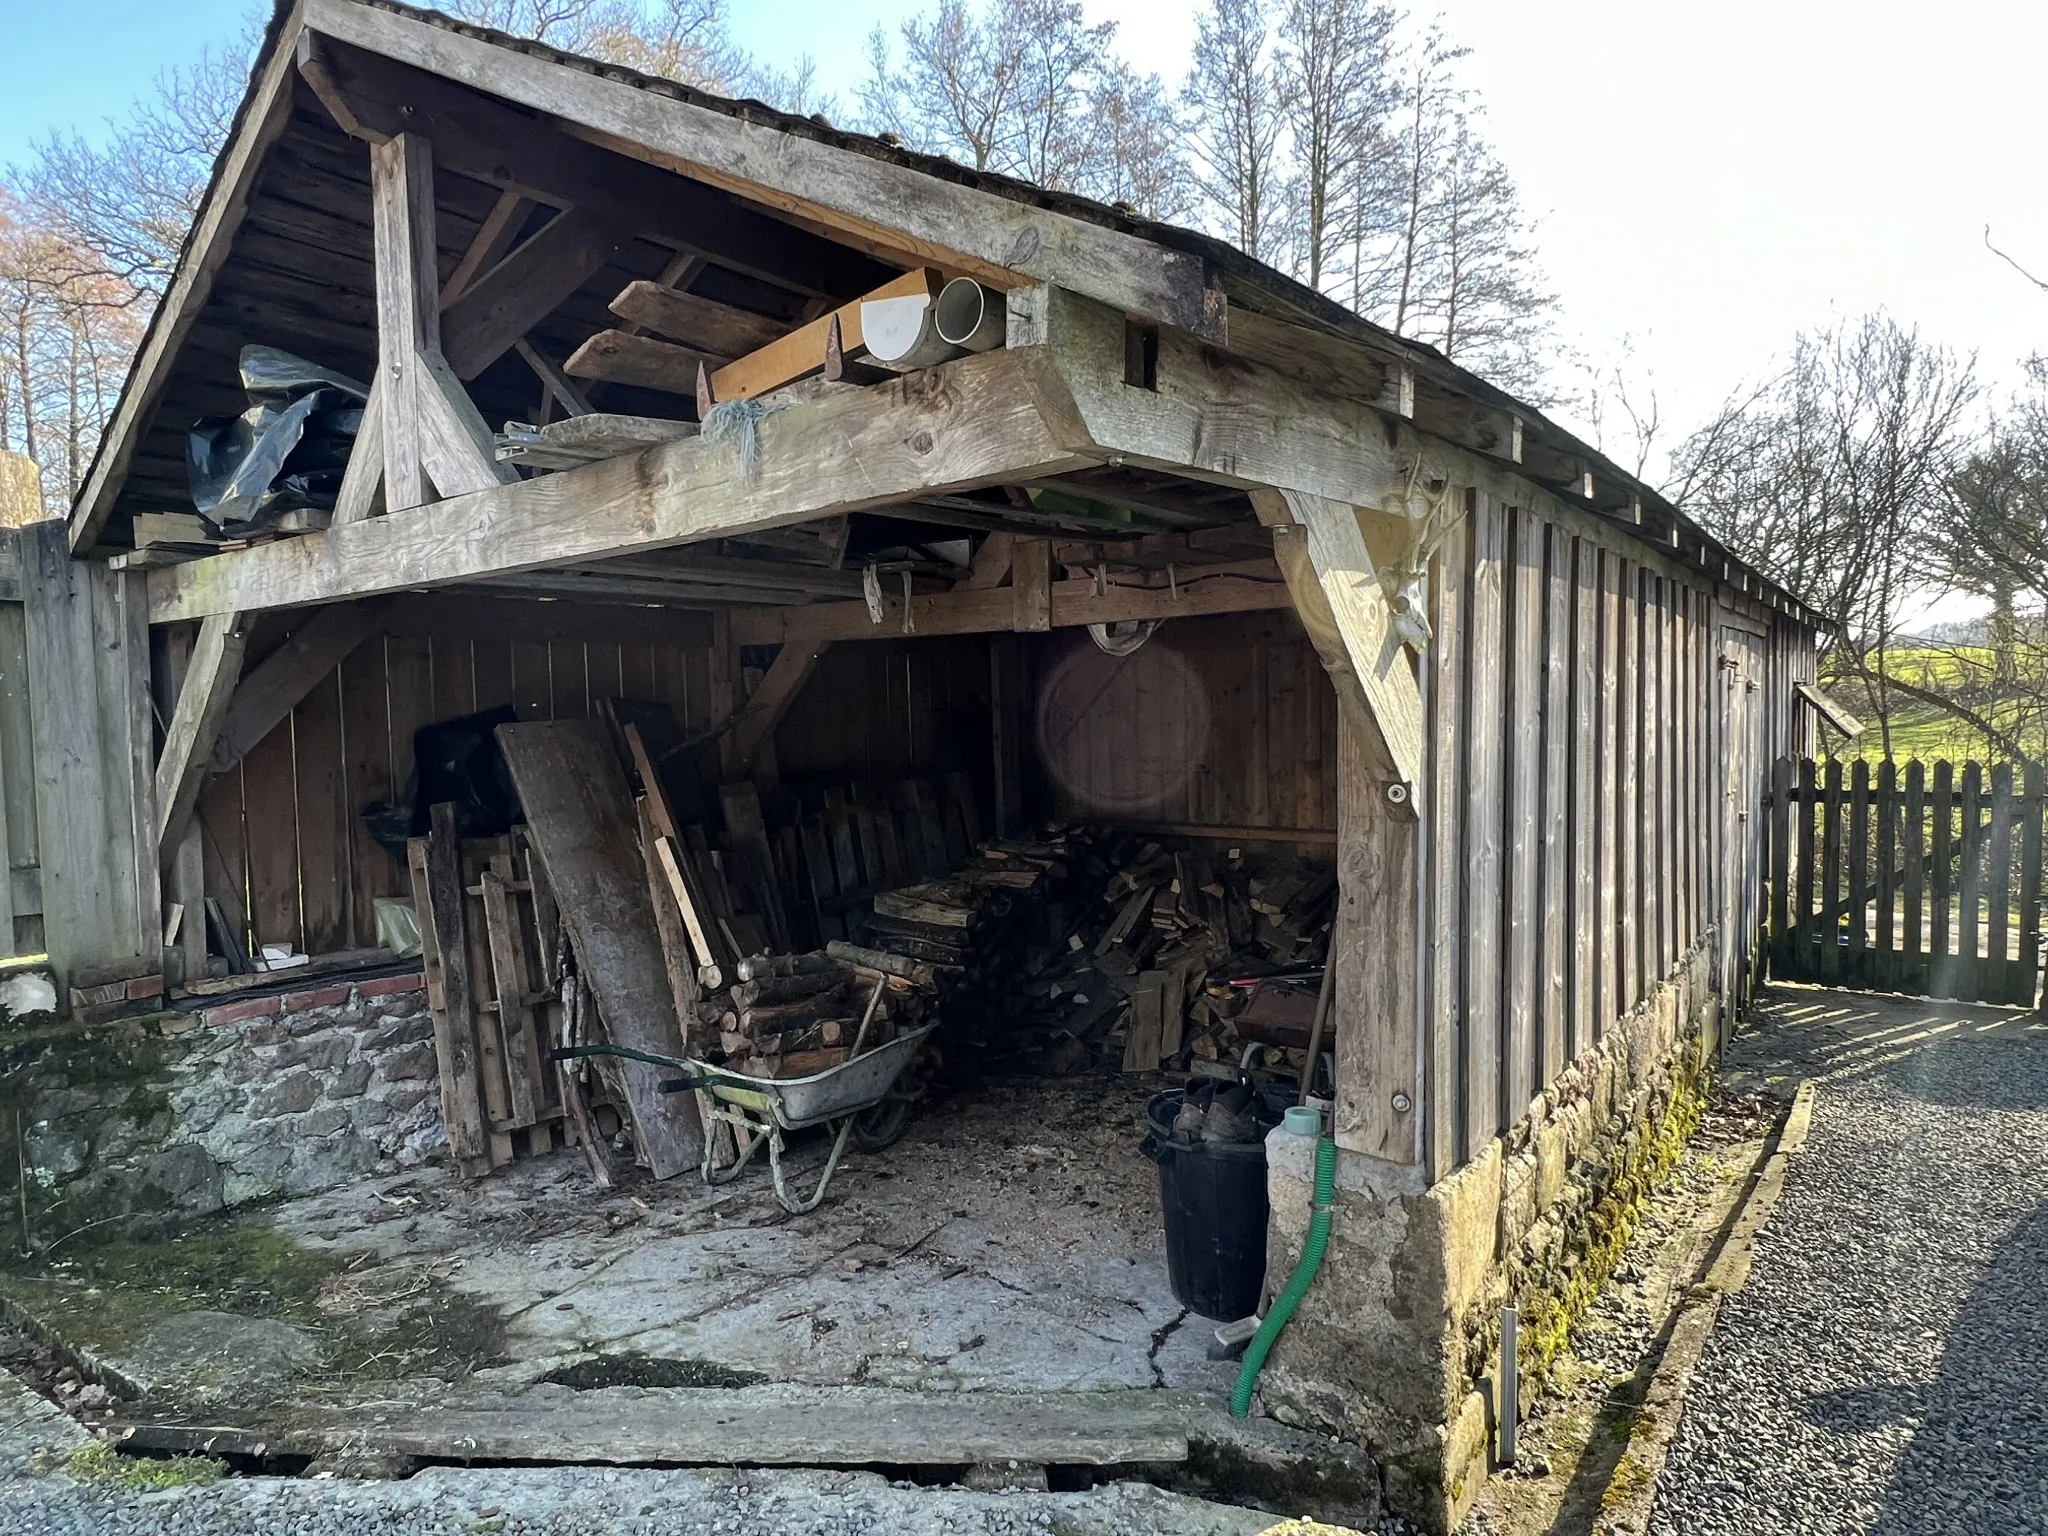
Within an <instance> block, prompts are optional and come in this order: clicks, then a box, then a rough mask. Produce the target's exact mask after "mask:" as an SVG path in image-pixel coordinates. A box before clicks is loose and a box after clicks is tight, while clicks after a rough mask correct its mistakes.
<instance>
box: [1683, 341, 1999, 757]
mask: <svg viewBox="0 0 2048 1536" xmlns="http://www.w3.org/2000/svg"><path fill="white" fill-rule="evenodd" d="M1976 395H1977V384H1976V377H1975V360H1974V359H1973V358H1958V357H1956V356H1955V355H1954V354H1953V353H1950V352H1948V351H1945V350H1943V349H1941V348H1938V347H1933V346H1930V345H1928V344H1927V343H1926V342H1924V341H1922V340H1921V339H1920V336H1919V333H1918V332H1917V331H1915V330H1912V329H1909V328H1906V327H1903V326H1901V325H1899V324H1898V323H1897V322H1896V321H1894V320H1892V319H1891V318H1890V317H1889V316H1887V315H1884V314H1875V315H1870V316H1867V317H1865V318H1864V319H1862V320H1860V321H1856V322H1852V323H1843V324H1838V325H1835V326H1832V327H1830V328H1828V329H1827V330H1824V331H1821V332H1818V333H1816V334H1814V335H1811V336H1801V337H1800V338H1799V339H1798V341H1797V342H1796V344H1795V345H1794V348H1793V353H1792V359H1791V362H1790V364H1789V365H1788V366H1787V367H1786V368H1785V369H1784V371H1783V372H1782V373H1780V374H1779V375H1777V376H1776V377H1775V378H1773V379H1771V380H1768V381H1767V382H1766V383H1765V384H1764V385H1763V386H1761V387H1760V388H1758V389H1756V390H1754V391H1753V392H1751V393H1750V394H1748V395H1747V396H1746V397H1744V398H1741V399H1738V400H1732V401H1731V402H1730V403H1729V404H1728V405H1727V406H1726V407H1724V409H1723V410H1722V412H1721V413H1720V414H1719V415H1718V416H1717V417H1716V418H1715V419H1714V420H1713V421H1711V422H1709V423H1708V424H1707V425H1706V426H1705V427H1703V428H1701V429H1700V430H1699V431H1698V432H1696V433H1695V434H1694V435H1693V436H1692V437H1691V438H1689V439H1688V440H1687V441H1686V443H1685V445H1684V447H1683V448H1681V449H1680V451H1679V453H1678V454H1677V456H1676V469H1677V476H1676V482H1675V485H1674V490H1675V492H1676V495H1677V498H1678V499H1679V500H1680V501H1681V502H1682V504H1684V505H1686V506H1688V507H1690V508H1691V509H1692V510H1693V511H1694V512H1695V514H1696V515H1698V516H1699V517H1700V518H1701V519H1702V521H1704V522H1706V523H1707V524H1708V526H1710V527H1711V528H1713V529H1714V531H1715V532H1716V533H1718V534H1719V535H1720V536H1721V537H1722V538H1724V539H1726V540H1727V541H1728V543H1729V544H1730V545H1731V546H1733V547H1734V548H1735V549H1736V550H1737V551H1739V552H1740V553H1742V554H1743V555H1744V556H1745V557H1746V558H1748V559H1749V560H1751V561H1752V562H1753V563H1755V564H1756V565H1758V566H1759V567H1760V568H1762V569H1764V570H1767V571H1770V572H1772V573H1773V574H1774V575H1776V576H1777V577H1778V578H1779V579H1780V580H1782V581H1784V582H1786V583H1787V584H1788V585H1789V586H1791V587H1792V588H1793V589H1794V590H1795V591H1797V592H1799V593H1801V594H1802V595H1803V596H1805V597H1806V598H1807V599H1808V600H1809V601H1810V602H1813V603H1814V604H1816V605H1817V606H1818V607H1820V608H1821V609H1822V610H1823V611H1824V612H1828V613H1831V614H1833V615H1835V616H1836V617H1837V618H1838V619H1839V620H1840V621H1841V623H1842V629H1841V631H1840V632H1839V634H1837V635H1836V636H1835V637H1833V640H1832V642H1831V643H1830V644H1829V646H1828V650H1827V664H1828V668H1829V673H1830V675H1831V676H1833V677H1835V678H1838V679H1841V680H1845V681H1849V682H1852V683H1854V684H1856V685H1857V686H1859V687H1860V688H1861V690H1862V692H1863V694H1864V696H1865V698H1866V700H1867V702H1868V707H1869V710H1870V712H1871V713H1872V715H1873V716H1874V717H1875V718H1876V719H1877V720H1878V721H1879V723H1880V726H1881V728H1882V729H1883V732H1884V744H1885V750H1886V752H1887V753H1889V751H1890V723H1889V720H1890V715H1891V712H1892V709H1893V707H1894V706H1893V695H1894V694H1895V693H1900V692H1904V693H1907V694H1909V695H1910V696H1912V697H1915V698H1919V697H1920V693H1919V691H1918V690H1917V688H1916V687H1915V685H1912V684H1910V683H1907V682H1905V681H1904V680H1903V679H1899V678H1896V677H1895V676H1894V675H1893V673H1892V671H1891V668H1890V663H1889V660H1888V652H1889V649H1890V646H1891V642H1892V640H1893V638H1894V636H1895V635H1896V633H1897V626H1898V619H1899V614H1900V610H1901V608H1902V607H1903V605H1904V603H1905V601H1906V600H1907V598H1908V597H1909V596H1912V595H1914V594H1915V593H1916V592H1919V591H1921V590H1923V589H1924V587H1925V586H1926V584H1927V583H1928V581H1929V579H1930V577H1933V576H1934V575H1935V574H1936V573H1935V571H1934V561H1933V560H1932V558H1931V556H1932V554H1933V551H1934V549H1935V548H1936V546H1937V541H1938V538H1939V533H1938V529H1939V525H1940V522H1941V519H1942V518H1943V517H1944V516H1945V515H1946V507H1947V503H1948V497H1949V487H1950V484H1951V479H1952V476H1953V474H1954V471H1955V470H1956V468H1957V466H1958V464H1959V462H1960V460H1961V457H1962V454H1963V452H1964V449H1965V447H1966V446H1967V428H1968V421H1969V411H1970V408H1971V406H1972V404H1973V402H1974V401H1975V399H1976ZM1923 702H1926V700H1923Z"/></svg>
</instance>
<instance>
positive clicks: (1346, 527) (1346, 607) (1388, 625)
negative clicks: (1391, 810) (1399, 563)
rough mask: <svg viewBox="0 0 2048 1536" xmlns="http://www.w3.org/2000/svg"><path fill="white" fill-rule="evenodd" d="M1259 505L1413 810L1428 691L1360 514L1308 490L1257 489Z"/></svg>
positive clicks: (1300, 607)
mask: <svg viewBox="0 0 2048 1536" xmlns="http://www.w3.org/2000/svg"><path fill="white" fill-rule="evenodd" d="M1252 504H1253V505H1254V506H1256V507H1257V508H1258V511H1259V518H1260V520H1261V521H1262V522H1265V523H1266V524H1268V525H1269V526H1270V527H1271V528H1272V530H1273V556H1274V558H1275V560H1277V561H1278V562H1279V565H1280V570H1281V572H1282V574H1283V575H1284V576H1285V577H1286V579H1287V586H1288V590H1289V591H1290V593H1292V595H1293V600H1294V606H1295V609H1296V611H1297V612H1298V613H1299V614H1300V615H1301V621H1302V623H1303V625H1304V626H1305V627H1306V628H1307V629H1308V632H1309V637H1310V638H1311V639H1312V640H1313V641H1315V644H1316V650H1317V653H1318V654H1319V655H1321V656H1322V658H1323V664H1324V666H1325V667H1326V668H1328V670H1329V672H1330V675H1331V676H1332V678H1334V679H1335V680H1336V682H1337V684H1338V688H1339V691H1340V692H1344V693H1353V694H1355V695H1356V698H1357V701H1358V703H1359V705H1360V706H1361V707H1362V708H1363V709H1364V710H1365V712H1366V715H1367V716H1368V717H1369V718H1370V719H1371V720H1372V721H1373V722H1374V724H1375V726H1376V727H1377V730H1376V733H1375V734H1376V736H1377V738H1378V740H1379V742H1380V743H1381V745H1382V747H1383V752H1382V757H1383V763H1384V767H1383V773H1384V775H1385V777H1387V779H1388V780H1389V782H1391V783H1393V784H1395V785H1397V786H1399V794H1400V803H1401V804H1402V805H1403V806H1405V807H1408V809H1407V810H1406V812H1405V814H1407V815H1409V816H1411V817H1412V816H1413V815H1414V810H1413V804H1414V801H1413V792H1414V791H1415V789H1416V788H1417V787H1419V786H1420V785H1421V783H1422V771H1423V760H1424V752H1425V746H1424V738H1423V715H1422V689H1421V685H1420V684H1419V683H1418V682H1417V681H1416V677H1415V665H1414V663H1413V662H1412V661H1411V660H1410V659H1409V655H1408V651H1407V648H1406V646H1405V645H1403V643H1402V641H1401V638H1400V636H1399V634H1398V633H1397V632H1396V631H1395V628H1394V615H1393V611H1392V608H1391V605H1390V603H1389V600H1388V597H1387V593H1386V591H1385V590H1384V589H1383V588H1382V587H1381V585H1380V581H1379V575H1378V572H1377V570H1376V569H1375V566H1374V562H1373V558H1372V555H1371V553H1370V552H1369V550H1368V549H1367V546H1366V538H1365V534H1364V532H1363V531H1362V529H1361V527H1360V523H1359V513H1358V512H1357V510H1356V509H1355V508H1353V507H1351V506H1349V505H1348V504H1346V503H1343V502H1334V501H1330V500H1328V499H1327V498H1325V497H1320V496H1309V495H1305V494H1303V493H1302V492H1299V491H1260V492H1255V493H1254V494H1253V497H1252Z"/></svg>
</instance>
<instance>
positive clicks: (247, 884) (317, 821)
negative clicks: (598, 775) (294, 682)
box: [199, 598, 713, 954]
mask: <svg viewBox="0 0 2048 1536" xmlns="http://www.w3.org/2000/svg"><path fill="white" fill-rule="evenodd" d="M296 622H303V616H300V617H299V618H297V620H296ZM289 632H290V625H289V624H277V625H275V626H270V627H265V628H264V629H262V630H261V631H259V633H258V635H257V637H256V638H257V642H258V644H259V645H260V646H261V647H262V650H261V651H259V650H258V649H256V648H254V647H252V649H251V652H250V660H249V663H248V666H249V667H250V668H251V669H253V668H254V667H255V666H256V665H258V664H259V662H260V660H261V655H262V654H263V653H264V652H267V651H268V650H269V649H273V648H274V647H275V646H276V645H277V644H279V643H281V642H282V641H283V640H284V639H285V637H286V635H287V634H288V633H289ZM708 638H709V626H708V623H707V622H705V621H704V620H703V619H702V618H701V616H700V615H696V614H689V613H675V612H668V611H659V610H650V609H637V608H610V609H604V608H582V607H579V606H577V605H574V604H569V603H540V602H515V601H497V600H490V599H475V600H465V599H462V598H436V599H432V600H422V601H419V602H415V603H410V604H406V603H401V604H399V605H397V606H396V607H394V608H393V609H392V610H391V612H390V613H389V615H388V624H387V626H386V630H385V632H384V633H381V634H375V635H372V636H371V637H370V638H369V639H368V640H366V641H364V642H363V643H362V644H361V645H359V646H358V647H357V648H356V649H355V650H354V651H353V652H352V653H351V654H350V655H349V656H348V658H347V659H346V660H345V661H344V662H343V663H342V664H341V665H340V666H339V667H337V668H336V669H335V670H334V671H333V672H332V673H331V674H329V675H328V676H327V677H326V678H324V679H323V680H322V681H321V682H320V683H319V684H318V685H316V686H315V687H314V688H313V690H312V691H311V692H310V693H309V694H307V696H306V697H305V698H304V699H303V700H302V701H301V702H300V703H299V705H298V706H297V707H296V708H295V709H293V711H292V712H291V714H290V715H289V716H288V717H287V718H286V719H285V720H284V721H282V722H281V723H280V724H279V725H278V726H277V728H276V729H275V730H273V731H272V732H271V733H270V734H269V735H268V736H267V737H265V738H264V739H263V740H262V741H261V742H259V743H258V744H257V745H256V747H255V748H254V749H253V750H252V751H251V752H250V753H249V754H248V755H247V756H246V757H245V758H244V759H243V760H242V762H241V763H240V764H239V765H238V766H237V767H235V768H232V769H230V770H228V771H227V772H226V773H222V774H217V775H215V776H214V777H213V778H211V779H210V780H209V781H208V782H207V785H206V788H205V790H204V792H203V793H202V794H201V796H200V800H199V816H200V819H201V823H202V827H203V833H202V839H203V847H204V851H205V855H206V889H207V894H208V895H209V896H213V897H216V898H218V899H219V900H220V901H221V903H222V904H223V906H224V907H225V908H226V909H227V911H228V914H229V920H230V922H233V923H235V924H237V925H238V928H239V931H241V932H242V933H243V934H244V935H245V942H247V943H249V944H251V945H254V944H258V943H290V944H291V945H292V946H293V947H294V948H296V949H300V950H303V951H306V952H308V953H312V954H321V953H326V952H332V951H335V950H342V949H353V948H357V947H360V946H366V945H369V944H373V943H375V942H376V917H375V910H374V903H375V900H376V898H377V897H379V896H400V897H403V896H408V895H410V893H411V892H410V882H409V878H408V873H407V871H406V869H405V867H404V865H403V864H402V863H401V862H400V861H399V860H397V859H394V858H393V857H392V856H391V855H390V854H389V853H387V852H386V851H385V850H384V849H383V848H382V847H380V846H379V845H378V844H377V843H376V842H375V841H374V840H372V838H371V837H370V835H369V832H368V830H367V828H366V827H365V825H364V823H363V819H362V816H361V812H362V810H363V808H364V807H365V806H367V805H370V804H372V803H374V802H377V801H390V800H392V799H394V798H395V797H396V796H398V795H400V794H402V793H403V792H404V789H405V784H406V779H407V776H408V775H409V774H410V773H411V772H412V766H413V762H412V740H413V732H415V731H416V730H418V729H419V727H420V726H422V725H427V724H430V723H432V722H434V721H436V720H445V719H448V718H450V717H452V716H456V715H464V714H469V713H472V712H474V711H476V710H480V709H490V708H493V707H495V706H498V705H502V704H510V705H513V706H514V707H515V708H516V709H517V710H518V711H519V717H520V718H521V719H522V720H555V719H567V718H576V717H580V716H586V715H589V714H592V713H593V712H594V711H595V710H596V708H597V706H598V702H599V701H600V700H602V699H605V698H610V697H614V696H617V695H621V694H623V695H626V696H629V697H633V698H642V699H658V700H661V701H663V702H665V703H667V704H668V705H669V706H670V708H672V709H673V710H674V711H675V713H676V717H677V719H678V720H679V721H680V722H681V723H682V725H683V727H684V729H685V730H688V731H699V730H703V729H705V728H706V727H707V726H709V725H710V724H712V723H713V717H712V707H711V687H710V652H709V650H708V648H707V642H708Z"/></svg>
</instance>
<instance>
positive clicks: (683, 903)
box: [655, 837, 726, 966]
mask: <svg viewBox="0 0 2048 1536" xmlns="http://www.w3.org/2000/svg"><path fill="white" fill-rule="evenodd" d="M655 858H656V860H657V862H659V863H660V865H661V870H662V874H663V875H664V876H665V877H666V878H667V880H668V888H669V891H670V893H671V894H672V895H673V896H674V897H675V902H676V910H677V911H678V912H680V913H681V914H682V919H683V931H684V932H685V933H687V934H688V935H689V936H690V947H691V949H692V950H693V951H694V952H695V955H696V961H697V964H698V965H700V966H704V965H721V964H723V963H724V960H725V955H726V950H725V946H724V945H723V944H722V943H720V942H716V941H714V940H713V939H712V937H711V935H712V927H711V924H713V923H715V922H716V921H717V918H716V916H715V915H714V914H713V913H712V912H711V911H710V909H709V907H708V906H707V904H706V903H705V901H704V898H703V893H702V892H701V891H699V890H698V889H697V888H696V881H695V879H694V878H693V877H692V875H691V874H690V872H689V869H688V866H687V864H686V861H685V855H684V854H683V853H682V852H681V851H680V850H679V849H678V848H677V847H676V841H675V839H674V838H672V837H658V838H657V839H656V841H655Z"/></svg>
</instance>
